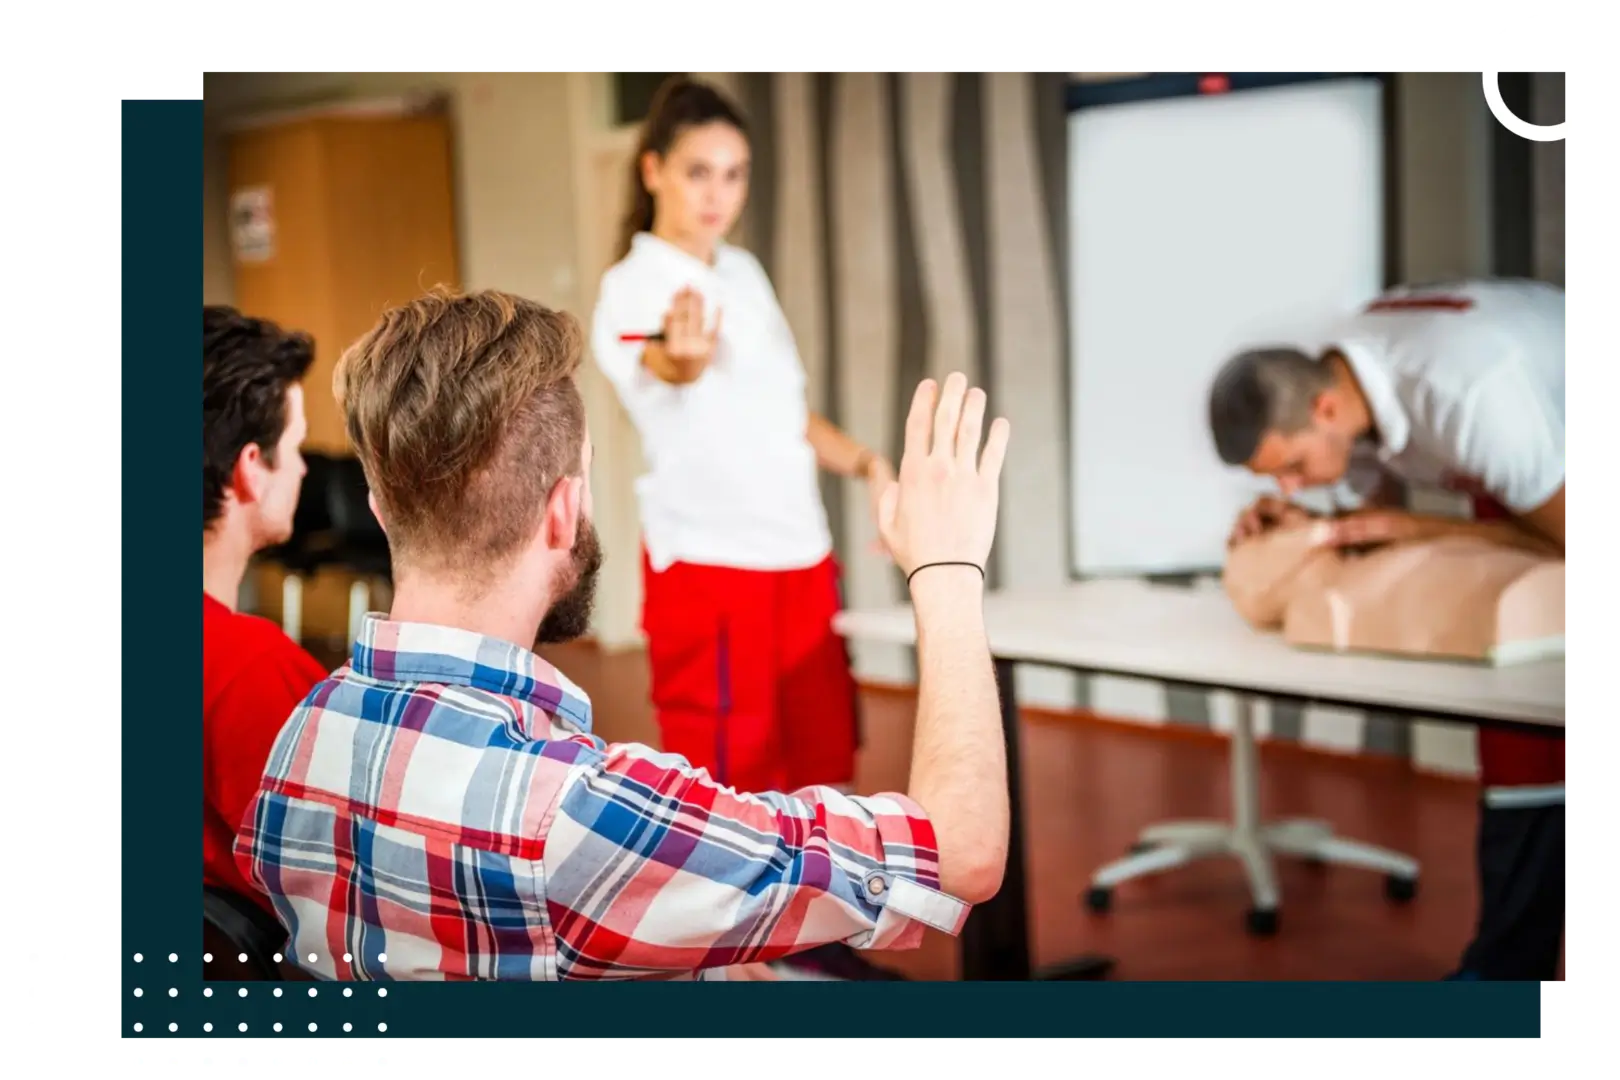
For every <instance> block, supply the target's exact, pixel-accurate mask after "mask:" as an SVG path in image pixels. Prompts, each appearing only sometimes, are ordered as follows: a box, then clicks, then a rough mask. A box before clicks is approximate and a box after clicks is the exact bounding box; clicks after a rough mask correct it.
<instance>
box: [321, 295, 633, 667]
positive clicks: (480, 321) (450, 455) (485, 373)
mask: <svg viewBox="0 0 1620 1080" xmlns="http://www.w3.org/2000/svg"><path fill="white" fill-rule="evenodd" d="M581 353H582V335H581V332H580V328H579V324H578V323H577V322H576V321H575V320H574V319H573V318H572V317H571V316H569V315H567V314H565V313H563V312H558V311H552V310H550V309H548V308H545V307H542V306H541V305H539V304H536V303H534V302H532V301H529V300H523V299H520V298H519V297H516V296H511V295H508V294H506V293H500V292H480V293H474V294H471V295H456V294H451V293H448V292H444V291H435V292H433V293H430V294H429V295H427V296H424V297H422V298H421V299H419V300H416V301H415V302H413V303H410V304H406V305H404V306H403V307H397V308H394V309H392V310H390V311H387V312H385V313H384V314H383V316H382V318H381V319H380V320H379V321H378V323H377V325H376V326H374V327H373V328H372V329H371V331H370V332H369V333H367V334H366V335H365V337H363V338H361V339H360V340H359V341H357V342H355V343H354V345H352V346H351V347H350V348H349V350H348V352H346V353H345V354H344V356H343V358H342V360H341V361H340V362H339V364H338V369H337V374H336V376H335V378H334V389H335V390H336V393H337V398H338V401H339V402H340V404H341V405H342V408H343V413H344V417H345V420H346V421H347V424H348V431H349V437H350V439H351V440H352V441H353V443H354V446H355V448H356V451H357V453H358V454H359V457H360V460H361V463H362V464H363V465H364V467H365V472H366V479H367V481H368V482H369V483H370V485H371V498H372V506H373V508H374V510H375V511H376V513H377V517H378V520H379V521H380V522H381V523H382V525H383V527H384V529H385V531H386V532H387V534H388V546H389V551H390V553H391V555H392V558H393V564H394V572H395V576H396V578H397V579H398V581H399V589H400V591H401V592H403V591H404V590H405V589H406V588H407V587H409V586H410V585H411V584H413V583H414V584H417V585H423V586H430V587H434V588H453V589H454V592H455V595H456V596H457V597H459V598H460V600H461V601H462V602H464V603H468V604H476V603H481V602H484V601H487V600H493V599H498V600H500V601H501V602H503V603H510V604H513V605H521V606H522V607H525V608H536V609H539V610H544V612H545V615H544V619H543V620H542V622H541V625H540V632H539V639H540V640H541V641H542V642H557V641H566V640H570V639H572V638H576V637H579V636H580V635H582V634H584V633H585V631H586V630H587V629H588V628H589V624H590V615H591V602H592V599H593V597H594V595H595V587H596V576H597V572H598V570H599V569H600V567H601V562H602V551H601V547H600V546H599V544H598V542H597V536H596V530H595V528H594V527H593V525H592V523H591V485H590V465H591V445H590V438H589V434H588V432H587V431H586V427H585V403H584V400H583V399H582V398H581V397H580V392H579V387H578V386H577V384H576V383H575V380H574V372H575V371H576V370H577V369H578V367H579V363H580V357H581ZM497 594H499V595H498V596H497ZM520 644H526V643H520Z"/></svg>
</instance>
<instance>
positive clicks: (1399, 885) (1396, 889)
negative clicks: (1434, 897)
mask: <svg viewBox="0 0 1620 1080" xmlns="http://www.w3.org/2000/svg"><path fill="white" fill-rule="evenodd" d="M1417 891H1418V883H1417V878H1411V877H1402V876H1401V875H1399V874H1390V875H1388V876H1386V877H1385V878H1384V895H1385V896H1387V897H1389V898H1390V899H1391V900H1393V901H1395V902H1396V903H1397V904H1404V903H1406V901H1408V900H1410V899H1412V898H1413V897H1414V896H1416V895H1417Z"/></svg>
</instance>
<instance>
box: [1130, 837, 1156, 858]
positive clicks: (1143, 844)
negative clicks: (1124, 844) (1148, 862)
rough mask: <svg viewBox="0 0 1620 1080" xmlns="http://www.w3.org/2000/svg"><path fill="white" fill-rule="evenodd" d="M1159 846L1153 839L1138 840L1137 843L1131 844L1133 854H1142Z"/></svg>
mask: <svg viewBox="0 0 1620 1080" xmlns="http://www.w3.org/2000/svg"><path fill="white" fill-rule="evenodd" d="M1158 846H1159V845H1158V844H1155V843H1153V842H1152V841H1151V840H1138V841H1137V842H1136V843H1134V844H1132V845H1131V848H1130V853H1131V854H1132V855H1140V854H1142V853H1143V852H1146V851H1152V850H1153V849H1154V848H1156V847H1158Z"/></svg>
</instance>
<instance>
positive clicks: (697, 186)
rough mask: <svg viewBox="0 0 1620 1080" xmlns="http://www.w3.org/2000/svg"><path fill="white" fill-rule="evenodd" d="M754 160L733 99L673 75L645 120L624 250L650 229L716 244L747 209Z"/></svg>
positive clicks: (685, 241)
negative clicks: (750, 167) (749, 177)
mask: <svg viewBox="0 0 1620 1080" xmlns="http://www.w3.org/2000/svg"><path fill="white" fill-rule="evenodd" d="M750 160H751V154H750V150H749V145H748V128H747V125H746V124H744V122H743V118H742V113H740V112H739V111H738V110H737V108H736V107H735V106H733V105H732V104H731V102H729V101H727V100H726V98H725V97H724V96H723V95H722V94H721V93H720V92H719V91H718V90H715V89H714V88H713V87H711V86H708V85H707V84H705V83H701V82H697V81H694V80H692V79H687V78H684V77H676V78H673V79H671V80H670V81H668V82H666V83H665V84H664V85H663V86H662V87H660V88H659V90H658V94H657V95H656V96H655V97H654V99H653V102H652V107H651V109H650V110H649V111H648V114H647V120H646V122H645V123H644V124H643V125H642V128H641V141H640V144H639V146H638V148H637V152H636V159H635V163H634V166H633V167H634V170H635V175H634V176H633V177H632V178H631V181H630V183H631V201H630V212H629V214H627V215H626V217H625V223H624V235H623V237H622V238H621V242H620V253H621V254H623V253H624V252H627V251H629V250H630V240H631V238H632V237H633V236H635V234H636V233H638V232H648V231H656V232H657V233H659V234H660V235H663V236H667V237H669V238H671V239H673V240H674V241H676V242H677V243H679V244H681V245H682V246H688V247H692V248H698V249H702V250H709V249H712V248H713V247H714V245H715V243H717V242H718V241H719V240H721V239H723V238H724V237H725V236H726V234H727V233H729V232H730V231H731V228H732V226H734V225H735V224H736V223H737V219H738V218H739V217H741V216H742V212H743V206H744V205H745V204H746V203H747V201H748V174H749V163H750Z"/></svg>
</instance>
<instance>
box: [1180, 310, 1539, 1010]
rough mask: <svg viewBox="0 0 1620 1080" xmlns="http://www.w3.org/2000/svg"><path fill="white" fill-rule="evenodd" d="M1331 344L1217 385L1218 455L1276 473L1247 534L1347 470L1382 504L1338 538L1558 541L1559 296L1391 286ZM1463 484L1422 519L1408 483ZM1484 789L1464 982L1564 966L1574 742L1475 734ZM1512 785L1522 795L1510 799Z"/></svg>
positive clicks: (1269, 359) (1355, 487)
mask: <svg viewBox="0 0 1620 1080" xmlns="http://www.w3.org/2000/svg"><path fill="white" fill-rule="evenodd" d="M1329 341H1330V345H1329V346H1328V348H1327V349H1326V350H1324V351H1323V352H1322V354H1321V355H1319V356H1314V357H1313V356H1308V355H1306V354H1305V353H1303V352H1300V351H1299V350H1297V349H1294V348H1288V347H1274V348H1262V349H1255V350H1251V351H1249V352H1245V353H1242V354H1240V355H1238V356H1236V357H1234V358H1233V359H1232V360H1230V361H1229V362H1228V363H1227V364H1226V366H1225V367H1224V368H1222V370H1221V372H1220V373H1219V374H1218V375H1217V376H1216V378H1215V381H1214V383H1213V385H1212V386H1211V388H1210V395H1209V421H1210V428H1211V434H1212V435H1213V436H1214V441H1215V447H1216V451H1217V452H1218V453H1219V455H1220V457H1221V460H1222V461H1224V462H1226V463H1227V464H1228V465H1241V466H1245V467H1247V468H1248V469H1249V470H1250V471H1252V472H1254V473H1257V474H1260V475H1265V476H1270V477H1272V478H1274V479H1275V480H1276V481H1277V485H1278V487H1279V488H1281V489H1282V498H1277V497H1275V496H1267V497H1265V498H1262V499H1260V500H1259V501H1257V502H1256V503H1255V504H1254V505H1252V506H1250V507H1248V508H1247V509H1246V510H1245V511H1244V512H1243V513H1242V514H1241V515H1240V516H1239V518H1238V520H1237V523H1236V524H1235V525H1234V527H1233V529H1232V541H1233V542H1236V541H1237V540H1239V539H1242V538H1243V537H1245V536H1247V535H1250V534H1252V533H1254V532H1256V531H1260V530H1262V529H1265V528H1267V527H1269V526H1272V525H1276V524H1284V523H1289V522H1291V521H1298V520H1301V519H1304V518H1305V517H1307V516H1308V512H1307V511H1306V510H1305V509H1304V508H1302V507H1299V506H1296V505H1294V504H1292V503H1291V502H1289V501H1288V499H1289V497H1291V496H1292V495H1294V494H1295V493H1296V492H1298V491H1299V490H1301V489H1302V488H1307V487H1315V486H1324V485H1331V484H1338V483H1340V482H1341V481H1348V486H1349V487H1350V488H1351V490H1352V491H1354V492H1356V493H1357V494H1359V495H1361V496H1363V497H1364V498H1366V499H1367V500H1368V501H1369V502H1370V504H1371V505H1369V506H1367V507H1366V508H1364V509H1361V510H1358V511H1356V512H1353V513H1348V514H1343V515H1340V516H1338V517H1337V518H1336V519H1335V520H1334V522H1333V529H1332V532H1331V541H1330V542H1332V543H1334V544H1338V545H1341V546H1350V545H1358V544H1366V543H1379V542H1386V541H1396V540H1419V539H1427V538H1434V537H1439V536H1445V535H1449V534H1458V533H1463V534H1467V533H1479V534H1482V535H1487V536H1489V537H1490V538H1491V539H1492V540H1494V541H1496V542H1498V543H1511V544H1515V545H1519V546H1522V547H1525V548H1528V549H1531V550H1535V551H1541V552H1546V553H1548V554H1552V555H1557V556H1559V557H1562V555H1563V553H1564V291H1563V290H1562V289H1560V288H1557V287H1556V286H1553V285H1548V284H1544V283H1541V282H1535V281H1520V280H1485V281H1458V282H1452V283H1447V284H1438V285H1427V286H1422V287H1414V286H1406V287H1401V288H1397V289H1393V290H1390V291H1389V292H1386V293H1385V294H1384V295H1382V296H1380V297H1378V298H1377V299H1376V300H1374V301H1373V302H1372V303H1371V304H1369V305H1368V306H1367V307H1366V308H1365V309H1364V310H1363V311H1360V312H1358V313H1357V314H1356V315H1355V316H1353V317H1352V318H1350V319H1349V320H1347V321H1346V322H1345V324H1344V325H1342V326H1340V327H1338V328H1337V329H1336V330H1335V331H1334V332H1333V333H1332V334H1331V335H1330V337H1329ZM1401 484H1405V485H1411V486H1415V487H1420V488H1430V489H1439V490H1446V491H1450V492H1453V493H1456V494H1458V495H1462V496H1466V497H1467V498H1468V500H1469V501H1470V503H1471V508H1472V515H1471V516H1458V517H1445V516H1437V515H1429V514H1415V513H1412V512H1411V511H1409V510H1407V509H1405V508H1404V507H1402V506H1399V505H1395V504H1393V503H1394V500H1393V499H1392V498H1391V494H1392V493H1393V492H1396V491H1398V490H1399V488H1400V485H1401ZM1479 758H1480V773H1481V780H1482V782H1483V784H1484V786H1485V788H1486V798H1485V801H1484V803H1483V805H1482V807H1481V816H1480V831H1479V875H1480V893H1481V900H1480V917H1479V924H1478V927H1477V930H1476V933H1475V938H1474V941H1473V943H1472V944H1471V945H1470V946H1469V948H1468V951H1467V953H1466V954H1465V955H1464V958H1463V963H1462V967H1461V969H1460V971H1459V975H1460V976H1461V977H1464V978H1488V979H1552V978H1555V977H1556V971H1557V966H1558V962H1559V954H1560V942H1561V939H1562V931H1563V910H1564V807H1563V783H1564V740H1563V738H1562V737H1551V738H1550V737H1545V736H1541V735H1536V734H1525V733H1520V732H1515V731H1507V730H1502V729H1497V728H1482V729H1481V730H1480V733H1479ZM1509 789H1512V790H1511V793H1510V794H1509Z"/></svg>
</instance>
